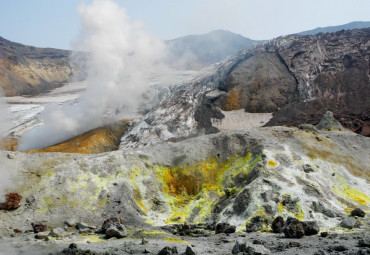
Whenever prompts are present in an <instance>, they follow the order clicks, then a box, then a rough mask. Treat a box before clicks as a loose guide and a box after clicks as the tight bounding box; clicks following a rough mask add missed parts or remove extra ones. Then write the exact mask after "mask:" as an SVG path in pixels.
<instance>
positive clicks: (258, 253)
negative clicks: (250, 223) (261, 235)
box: [231, 241, 271, 255]
mask: <svg viewBox="0 0 370 255" xmlns="http://www.w3.org/2000/svg"><path fill="white" fill-rule="evenodd" d="M240 252H242V253H243V254H252V255H267V254H271V251H270V250H269V249H267V248H266V247H265V246H263V245H261V244H252V243H250V242H245V243H239V242H238V241H236V242H235V245H234V247H233V249H232V251H231V253H232V254H238V253H240Z"/></svg>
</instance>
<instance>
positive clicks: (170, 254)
mask: <svg viewBox="0 0 370 255" xmlns="http://www.w3.org/2000/svg"><path fill="white" fill-rule="evenodd" d="M176 254H178V253H177V248H176V246H174V247H168V246H166V247H164V248H163V249H162V250H160V251H159V252H158V255H176Z"/></svg>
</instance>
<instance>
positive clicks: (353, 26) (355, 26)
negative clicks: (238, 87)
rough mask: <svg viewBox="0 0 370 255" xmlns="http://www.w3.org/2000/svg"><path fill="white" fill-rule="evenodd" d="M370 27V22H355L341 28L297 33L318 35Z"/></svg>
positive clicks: (319, 28)
mask: <svg viewBox="0 0 370 255" xmlns="http://www.w3.org/2000/svg"><path fill="white" fill-rule="evenodd" d="M368 27H370V22H369V21H353V22H350V23H347V24H344V25H340V26H330V27H318V28H315V29H312V30H307V31H303V32H300V33H297V35H316V34H319V33H333V32H337V31H340V30H352V29H361V28H368Z"/></svg>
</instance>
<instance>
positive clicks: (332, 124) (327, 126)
mask: <svg viewBox="0 0 370 255" xmlns="http://www.w3.org/2000/svg"><path fill="white" fill-rule="evenodd" d="M316 128H317V129H319V130H324V131H344V130H345V128H344V127H343V126H342V125H341V124H340V123H339V121H337V120H336V119H335V118H334V115H333V113H332V112H330V111H327V112H326V113H325V114H324V115H323V117H322V119H321V120H320V122H319V124H317V125H316Z"/></svg>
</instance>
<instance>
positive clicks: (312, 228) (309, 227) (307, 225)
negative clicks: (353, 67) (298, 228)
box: [302, 221, 320, 236]
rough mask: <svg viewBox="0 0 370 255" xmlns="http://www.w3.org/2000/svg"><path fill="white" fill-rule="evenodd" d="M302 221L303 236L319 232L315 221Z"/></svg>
mask: <svg viewBox="0 0 370 255" xmlns="http://www.w3.org/2000/svg"><path fill="white" fill-rule="evenodd" d="M302 223H303V228H304V235H305V236H312V235H317V234H318V233H319V231H320V228H319V225H317V222H316V221H303V222H302Z"/></svg>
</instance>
